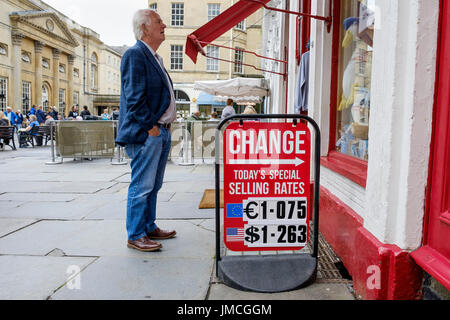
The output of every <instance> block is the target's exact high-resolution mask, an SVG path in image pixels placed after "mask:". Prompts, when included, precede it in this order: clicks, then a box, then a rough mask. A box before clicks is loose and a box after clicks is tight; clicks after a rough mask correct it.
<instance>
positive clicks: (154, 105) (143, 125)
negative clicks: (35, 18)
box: [116, 9, 176, 251]
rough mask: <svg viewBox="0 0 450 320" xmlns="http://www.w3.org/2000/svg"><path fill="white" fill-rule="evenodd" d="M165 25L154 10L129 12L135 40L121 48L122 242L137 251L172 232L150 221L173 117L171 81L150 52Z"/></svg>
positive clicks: (150, 247) (149, 247) (152, 248)
mask: <svg viewBox="0 0 450 320" xmlns="http://www.w3.org/2000/svg"><path fill="white" fill-rule="evenodd" d="M165 28H166V25H165V24H164V23H163V21H162V19H161V17H160V16H159V14H158V13H157V12H156V11H154V10H151V9H143V10H139V11H137V12H136V13H135V14H134V16H133V30H134V34H135V38H136V40H137V43H136V44H135V45H134V46H133V47H131V48H130V49H128V50H127V51H126V52H125V53H124V55H123V57H122V65H121V67H120V71H121V75H122V77H121V88H122V89H121V93H122V94H121V96H120V116H119V127H118V134H117V139H116V142H117V144H119V145H122V146H125V150H126V152H127V154H128V156H129V157H130V159H132V160H131V162H130V165H131V183H130V186H129V189H128V198H127V223H126V226H127V233H128V243H127V246H128V247H130V248H134V249H137V250H140V251H155V250H159V249H161V248H162V245H161V243H158V242H156V241H153V240H157V239H169V238H172V237H174V236H175V234H176V231H175V230H171V231H166V230H161V229H160V228H159V227H158V226H157V225H156V202H157V195H158V191H159V190H160V189H161V187H162V184H163V179H164V171H165V168H166V164H167V159H168V157H169V152H170V145H171V133H170V126H171V123H172V122H173V121H175V119H176V104H175V94H174V90H173V83H172V80H171V79H170V76H169V74H168V73H167V71H166V70H165V68H164V63H163V60H162V58H161V57H160V56H159V55H158V54H157V53H156V51H157V50H158V48H159V46H160V45H161V43H162V42H163V41H164V40H165V34H164V29H165ZM150 84H151V88H152V90H149V86H150Z"/></svg>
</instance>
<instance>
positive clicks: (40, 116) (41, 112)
mask: <svg viewBox="0 0 450 320" xmlns="http://www.w3.org/2000/svg"><path fill="white" fill-rule="evenodd" d="M36 120H37V122H39V124H42V123H44V122H45V112H44V110H42V106H39V107H38V109H37V110H36Z"/></svg>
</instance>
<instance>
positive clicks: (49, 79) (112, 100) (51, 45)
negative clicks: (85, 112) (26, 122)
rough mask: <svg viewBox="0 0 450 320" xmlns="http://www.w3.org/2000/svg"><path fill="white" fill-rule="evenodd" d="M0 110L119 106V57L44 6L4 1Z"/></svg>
mask: <svg viewBox="0 0 450 320" xmlns="http://www.w3.org/2000/svg"><path fill="white" fill-rule="evenodd" d="M0 14H1V15H0V109H1V110H4V109H5V108H6V106H11V107H12V108H13V109H14V110H22V112H23V113H26V112H27V111H28V110H30V108H31V106H32V105H42V106H44V110H47V108H48V107H50V106H56V107H57V108H58V110H59V112H60V113H63V114H65V115H67V114H68V113H69V111H70V108H71V107H72V106H73V105H79V106H83V105H87V106H88V107H89V109H90V111H91V113H93V114H99V113H100V112H101V111H103V109H104V108H105V107H106V108H108V107H109V108H111V107H115V106H117V107H118V106H119V96H120V59H121V55H120V54H119V53H117V52H116V51H114V50H113V49H112V48H110V47H108V46H107V45H105V44H104V43H103V42H102V41H100V37H99V34H97V33H96V32H94V31H92V30H91V29H89V28H86V27H83V26H81V25H79V24H78V23H76V22H74V21H73V20H71V19H70V18H69V17H67V16H65V15H63V14H62V13H60V12H58V11H57V10H55V9H53V8H52V7H50V6H49V5H47V4H46V3H44V2H42V1H27V0H1V1H0Z"/></svg>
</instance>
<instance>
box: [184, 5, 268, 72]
mask: <svg viewBox="0 0 450 320" xmlns="http://www.w3.org/2000/svg"><path fill="white" fill-rule="evenodd" d="M269 1H270V0H261V1H260V2H261V3H251V2H247V1H239V2H237V3H236V4H234V5H233V6H231V7H229V8H228V9H227V10H225V11H224V12H222V13H221V14H219V15H218V16H217V17H215V18H214V19H212V20H211V21H209V22H208V23H206V24H205V25H203V26H202V27H200V28H199V29H197V30H196V31H194V32H193V33H191V34H190V35H189V36H188V37H187V40H186V54H187V55H188V56H189V57H190V58H191V59H192V61H194V63H197V54H198V53H199V52H201V53H202V54H203V55H205V53H204V51H203V47H205V46H206V45H207V44H208V43H210V42H211V41H214V40H215V39H217V38H218V37H220V36H221V35H222V34H224V33H225V32H227V31H228V30H230V29H231V28H233V27H234V26H236V25H237V24H238V23H239V22H241V21H242V20H244V19H245V18H247V17H248V16H250V15H251V14H252V13H254V12H256V11H257V10H258V9H260V8H261V7H262V5H263V4H266V3H268V2H269ZM198 41H201V43H199V42H198Z"/></svg>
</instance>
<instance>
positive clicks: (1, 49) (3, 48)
mask: <svg viewBox="0 0 450 320" xmlns="http://www.w3.org/2000/svg"><path fill="white" fill-rule="evenodd" d="M7 48H8V46H7V45H6V44H3V43H2V44H0V55H3V56H7V55H8V49H7Z"/></svg>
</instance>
